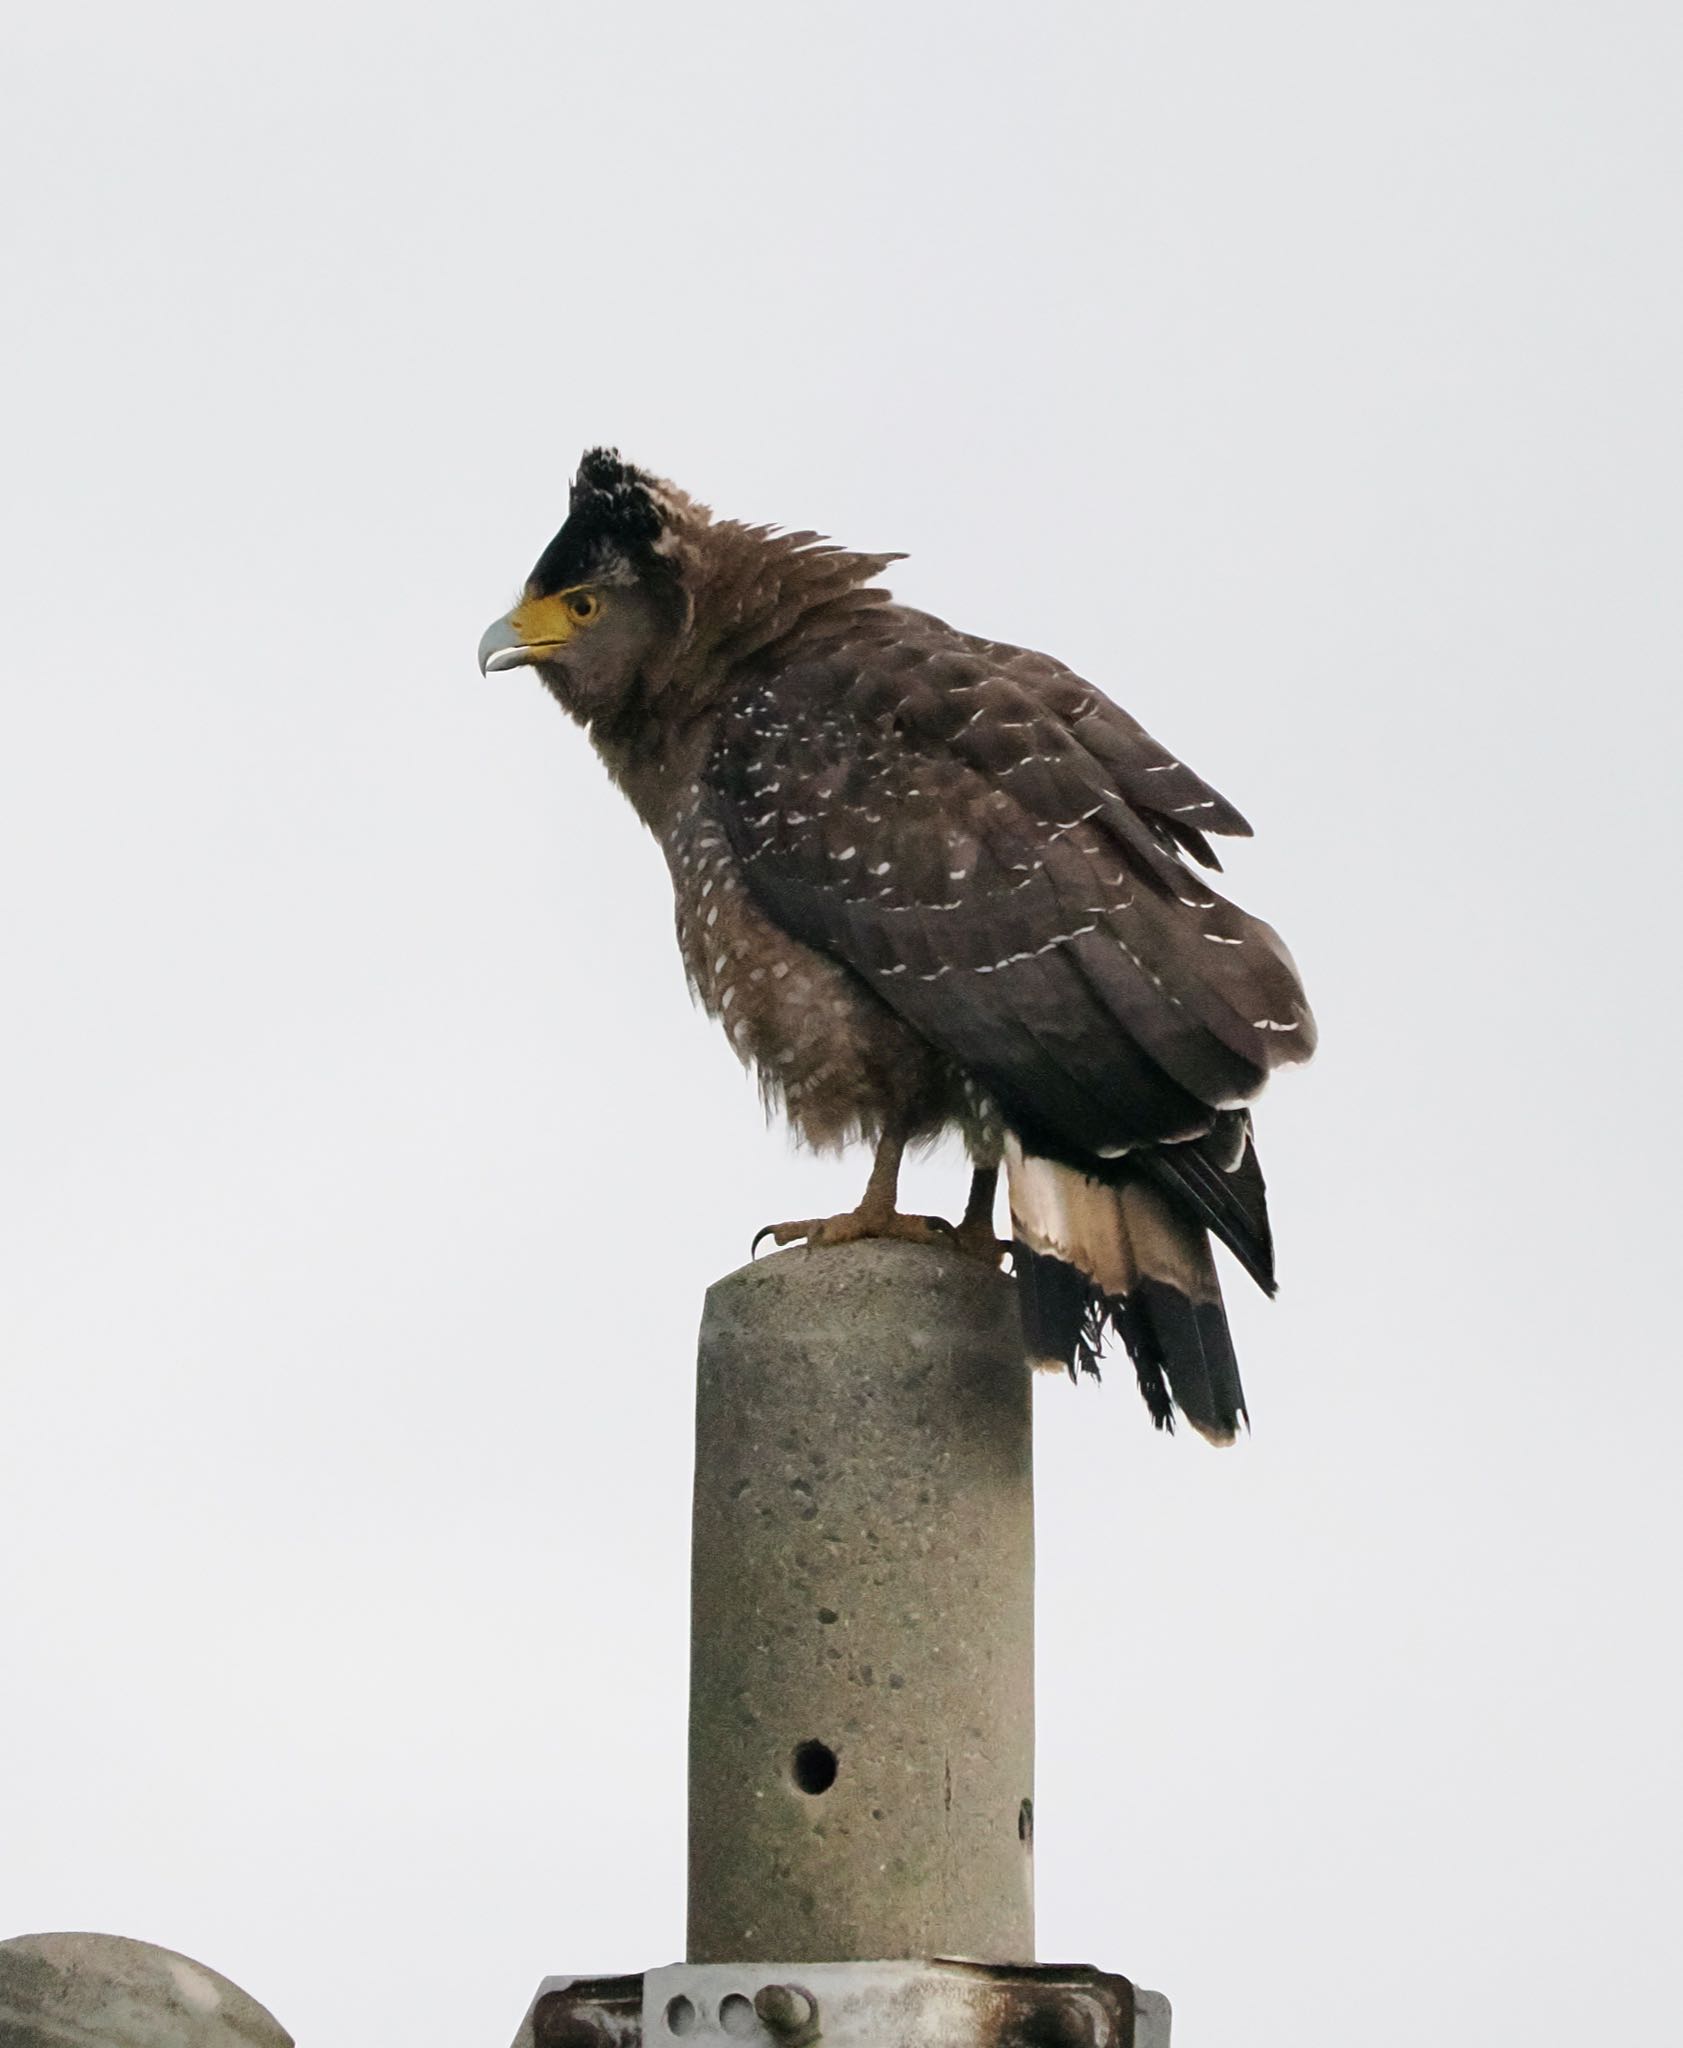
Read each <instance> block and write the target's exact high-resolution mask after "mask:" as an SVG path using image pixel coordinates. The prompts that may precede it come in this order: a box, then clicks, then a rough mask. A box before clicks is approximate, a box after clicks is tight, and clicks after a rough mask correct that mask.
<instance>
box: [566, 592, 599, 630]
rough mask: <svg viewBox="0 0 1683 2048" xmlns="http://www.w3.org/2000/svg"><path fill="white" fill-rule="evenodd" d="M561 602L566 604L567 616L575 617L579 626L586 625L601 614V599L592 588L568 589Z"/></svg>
mask: <svg viewBox="0 0 1683 2048" xmlns="http://www.w3.org/2000/svg"><path fill="white" fill-rule="evenodd" d="M563 602H564V603H565V604H566V607H567V613H568V616H569V617H570V618H574V619H576V620H577V621H578V622H579V624H580V625H581V626H588V625H589V624H590V622H591V620H592V619H595V618H599V617H600V616H601V612H602V600H601V599H600V598H599V597H598V596H597V595H596V593H595V591H594V590H569V591H568V593H567V595H566V598H565V599H564V600H563Z"/></svg>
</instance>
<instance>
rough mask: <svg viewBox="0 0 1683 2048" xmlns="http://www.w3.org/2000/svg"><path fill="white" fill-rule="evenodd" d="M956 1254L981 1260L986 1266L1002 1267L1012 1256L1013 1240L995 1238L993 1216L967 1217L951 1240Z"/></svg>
mask: <svg viewBox="0 0 1683 2048" xmlns="http://www.w3.org/2000/svg"><path fill="white" fill-rule="evenodd" d="M949 1242H950V1243H951V1245H952V1248H953V1250H954V1251H955V1252H963V1254H964V1255H965V1257H966V1258H969V1259H980V1260H981V1262H982V1264H983V1265H984V1266H1002V1265H1003V1264H1004V1263H1005V1261H1006V1260H1007V1259H1008V1258H1009V1257H1010V1256H1011V1240H1010V1239H1009V1238H1008V1237H995V1236H994V1234H993V1218H992V1217H991V1216H982V1217H971V1216H966V1217H965V1219H964V1221H963V1222H962V1223H961V1224H959V1226H958V1228H957V1229H956V1230H954V1231H953V1233H952V1236H951V1238H950V1240H949Z"/></svg>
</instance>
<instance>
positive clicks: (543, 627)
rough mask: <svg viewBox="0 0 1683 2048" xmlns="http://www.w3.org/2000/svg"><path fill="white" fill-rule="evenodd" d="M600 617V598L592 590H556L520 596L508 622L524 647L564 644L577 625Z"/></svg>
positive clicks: (590, 623) (593, 621) (559, 645)
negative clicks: (542, 595)
mask: <svg viewBox="0 0 1683 2048" xmlns="http://www.w3.org/2000/svg"><path fill="white" fill-rule="evenodd" d="M601 616H602V600H601V598H600V597H598V596H597V594H596V593H595V591H593V590H585V589H576V590H557V591H553V592H551V594H550V595H549V596H548V597H523V598H522V599H521V600H520V602H519V603H518V604H517V605H516V606H515V607H514V609H513V611H511V612H510V613H509V615H508V622H509V624H510V625H511V626H512V627H513V628H514V630H515V632H516V633H518V634H519V636H520V639H521V643H522V644H523V645H524V646H527V647H565V646H566V644H567V642H568V641H569V640H570V639H571V638H572V637H573V634H574V633H575V632H576V631H577V629H578V628H579V627H580V626H589V625H593V624H594V623H595V622H596V620H597V619H599V618H600V617H601Z"/></svg>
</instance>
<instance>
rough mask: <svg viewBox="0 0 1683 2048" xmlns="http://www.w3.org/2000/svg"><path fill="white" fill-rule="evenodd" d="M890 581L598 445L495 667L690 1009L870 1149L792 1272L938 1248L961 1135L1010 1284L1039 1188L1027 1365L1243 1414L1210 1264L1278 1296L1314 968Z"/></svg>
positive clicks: (1034, 679) (1088, 736)
mask: <svg viewBox="0 0 1683 2048" xmlns="http://www.w3.org/2000/svg"><path fill="white" fill-rule="evenodd" d="M895 559H897V558H896V557H894V556H891V555H860V554H853V553H849V552H847V551H846V550H843V549H840V548H836V547H833V546H831V545H829V544H828V543H826V542H824V541H822V540H820V539H819V538H818V536H816V535H814V534H809V533H796V534H777V533H774V532H772V531H771V530H770V529H768V528H763V527H748V526H743V525H739V524H736V523H734V522H728V521H722V520H715V519H714V518H713V517H712V515H711V514H710V513H709V512H708V511H707V510H706V508H705V507H702V506H699V505H696V504H695V503H693V502H692V501H691V500H690V499H689V498H687V497H686V496H685V495H684V494H683V493H682V492H680V491H677V490H675V489H674V488H673V487H672V486H671V485H668V484H665V483H662V482H660V481H659V480H658V479H656V478H653V477H650V476H647V475H645V474H644V473H643V472H641V471H638V470H635V469H632V468H631V467H629V466H628V465H626V464H624V463H622V462H621V461H620V460H619V458H618V457H617V456H615V455H613V454H612V453H610V452H609V451H605V450H596V451H594V452H593V453H592V454H590V455H588V456H587V457H586V458H585V460H584V463H583V464H582V466H581V468H580V472H579V476H578V479H577V481H576V482H575V484H574V487H573V497H572V506H571V510H570V513H569V517H568V519H567V522H566V524H565V525H564V526H563V527H562V529H561V531H560V533H559V534H558V535H557V536H556V538H555V540H554V541H553V542H552V543H551V544H550V546H549V547H548V548H547V549H546V550H545V552H544V554H543V556H542V557H541V558H540V560H539V562H538V564H537V566H536V568H535V569H534V570H533V572H532V576H531V578H530V579H529V581H528V583H527V586H526V590H525V593H524V595H523V597H522V599H521V601H520V603H519V604H517V605H516V606H515V608H514V610H513V611H512V612H511V613H510V614H509V615H508V617H507V618H506V619H504V620H501V621H499V622H498V624H497V625H495V626H493V627H492V628H491V630H490V632H489V633H487V635H486V636H485V640H484V642H483V643H482V645H481V649H480V660H481V666H482V667H485V668H501V667H508V666H514V665H516V664H532V665H535V666H536V667H537V669H538V673H539V675H540V676H541V678H542V679H543V681H544V683H545V684H546V685H547V687H548V688H549V689H550V690H551V691H552V692H553V694H554V695H555V696H556V697H557V699H558V700H559V701H560V702H561V704H562V705H563V706H564V707H565V708H566V709H567V710H568V711H569V712H570V713H571V714H572V715H573V716H574V717H575V718H577V719H578V720H580V722H581V723H583V724H584V725H585V726H586V727H587V729H588V730H589V732H590V735H591V738H592V740H593V741H594V742H595V745H596V747H597V749H598V751H599V752H600V754H601V756H602V758H603V760H604V761H605V763H606V764H607V767H608V769H609V772H610V773H611V774H612V775H613V776H614V778H615V780H616V781H617V782H618V783H619V785H620V787H621V788H622V789H623V790H624V792H625V794H626V795H627V797H628V798H629V799H630V800H631V802H632V803H633V805H635V807H636V809H637V811H638V812H639V814H640V815H641V817H642V818H643V820H644V822H645V823H646V824H647V825H648V826H649V828H650V830H651V831H652V832H653V833H654V834H655V836H656V837H657V838H658V839H659V841H660V843H661V845H662V847H663V849H664V851H665V853H666V858H667V862H668V865H669V867H670V869H671V872H672V879H673V887H674V892H675V895H676V899H677V917H678V940H679V946H680V949H681V951H682V953H683V958H684V964H685V967H686V970H687V972H688V975H689V979H690V983H691V986H692V988H693V989H694V990H695V993H696V995H697V996H698V998H699V999H700V1001H701V1002H702V1003H703V1005H704V1006H705V1007H706V1008H707V1010H708V1011H709V1012H710V1013H711V1014H712V1015H714V1016H715V1017H717V1018H718V1019H719V1020H720V1022H721V1023H722V1024H723V1025H724V1027H725V1030H726V1032H727V1033H728V1035H729V1037H730V1040H731V1042H732V1044H733V1045H734V1046H735V1048H736V1050H737V1052H738V1054H739V1056H740V1057H741V1058H742V1059H743V1060H744V1061H745V1062H747V1063H748V1064H749V1065H750V1066H751V1067H752V1068H753V1069H754V1071H755V1072H756V1074H757V1076H758V1078H759V1082H760V1086H761V1089H762V1091H763V1093H764V1095H765V1097H766V1100H767V1102H768V1104H771V1105H773V1106H776V1107H779V1108H781V1109H782V1110H783V1111H784V1112H785V1113H786V1114H787V1116H788V1118H789V1120H790V1121H791V1123H792V1124H793V1125H794V1126H795V1128H796V1130H797V1131H798V1132H799V1133H800V1135H801V1136H802V1137H803V1138H804V1139H806V1140H807V1141H808V1142H809V1143H811V1144H814V1145H818V1146H833V1145H837V1144H840V1143H844V1142H846V1141H847V1140H849V1139H851V1138H854V1137H863V1138H867V1139H869V1140H871V1141H872V1142H873V1143H874V1144H876V1146H877V1148H878V1151H877V1160H876V1166H875V1168H874V1170H873V1173H872V1177H871V1184H870V1188H869V1189H868V1190H867V1194H866V1198H865V1200H864V1201H863V1202H862V1203H861V1205H860V1208H859V1210H858V1211H855V1212H854V1213H853V1214H852V1215H851V1216H849V1217H846V1218H829V1219H824V1220H822V1221H820V1222H815V1223H810V1224H789V1225H782V1226H778V1227H777V1228H776V1229H775V1230H774V1232H773V1234H774V1235H775V1236H777V1237H778V1239H779V1241H780V1242H789V1241H792V1240H793V1239H794V1238H797V1237H800V1238H805V1239H806V1240H807V1241H809V1242H815V1243H827V1242H837V1241H840V1240H841V1239H843V1238H846V1237H848V1236H856V1235H868V1234H884V1233H893V1234H900V1235H908V1236H919V1235H928V1234H929V1233H930V1232H931V1231H932V1230H935V1229H944V1228H945V1226H938V1225H934V1224H932V1223H931V1222H930V1220H929V1219H919V1218H903V1217H899V1216H898V1215H897V1214H896V1213H895V1210H894V1186H895V1179H896V1175H897V1171H898V1165H899V1158H900V1152H901V1150H902V1148H903V1147H904V1146H905V1145H906V1144H907V1143H908V1142H911V1141H914V1140H917V1139H920V1138H926V1137H930V1136H933V1135H934V1134H936V1133H937V1132H939V1131H941V1130H943V1129H947V1128H951V1127H956V1128H957V1129H959V1130H960V1131H961V1132H962V1133H963V1135H964V1137H965V1140H966V1143H967V1144H968V1146H969V1149H970V1152H971V1155H972V1158H973V1160H974V1161H975V1163H976V1166H977V1169H978V1171H977V1179H976V1182H975V1185H974V1187H973V1191H972V1201H971V1205H970V1208H969V1209H968V1210H967V1212H966V1220H965V1224H964V1226H963V1232H964V1237H965V1241H967V1242H969V1243H971V1244H972V1245H973V1246H974V1247H975V1248H977V1249H979V1250H981V1251H982V1252H983V1253H984V1255H989V1256H991V1255H992V1225H991V1208H992V1192H993V1183H992V1174H993V1172H994V1170H995V1169H996V1168H997V1166H998V1165H999V1163H1000V1160H1001V1157H1002V1155H1003V1157H1004V1160H1005V1163H1006V1168H1007V1174H1008V1178H1009V1180H1010V1184H1011V1206H1012V1214H1013V1223H1014V1235H1015V1239H1016V1246H1015V1249H1016V1264H1017V1270H1018V1273H1019V1276H1020V1280H1021V1287H1022V1295H1023V1307H1024V1320H1025V1329H1026V1332H1027V1335H1028V1338H1029V1342H1030V1346H1031V1349H1032V1350H1033V1352H1034V1353H1035V1355H1036V1356H1037V1357H1039V1358H1041V1359H1043V1360H1047V1361H1051V1362H1057V1363H1060V1364H1064V1365H1068V1366H1070V1367H1072V1368H1073V1367H1075V1366H1076V1365H1081V1366H1086V1367H1092V1366H1093V1365H1094V1363H1095V1358H1096V1353H1097V1350H1098V1347H1099V1344H1100V1342H1101V1340H1102V1337H1103V1334H1104V1332H1105V1330H1106V1328H1107V1327H1108V1328H1112V1329H1114V1330H1116V1331H1117V1333H1118V1334H1120V1335H1121V1336H1122V1338H1123V1339H1124V1341H1125V1342H1126V1344H1127V1346H1128V1349H1129V1351H1130V1352H1131V1354H1132V1356H1133V1358H1134V1362H1135V1366H1136V1370H1137V1372H1138V1375H1139V1379H1140V1384H1141V1389H1142V1391H1143V1392H1144V1394H1145V1396H1146V1399H1147V1402H1148V1404H1149V1405H1150V1407H1151V1409H1152V1413H1153V1415H1154V1416H1155V1418H1156V1419H1157V1420H1158V1422H1159V1423H1160V1424H1165V1425H1166V1424H1168V1423H1169V1422H1170V1421H1171V1419H1172V1414H1173V1409H1174V1407H1176V1406H1178V1407H1179V1408H1180V1409H1181V1410H1182V1412H1184V1413H1185V1414H1186V1416H1187V1417H1188V1419H1189V1420H1190V1421H1192V1422H1193V1423H1194V1425H1195V1426H1197V1427H1198V1428H1199V1429H1200V1430H1202V1431H1203V1432H1204V1433H1205V1434H1207V1435H1209V1436H1211V1437H1213V1438H1215V1439H1217V1440H1220V1441H1225V1440H1227V1439H1228V1438H1230V1437H1231V1436H1232V1434H1233V1431H1234V1429H1235V1427H1236V1425H1237V1422H1238V1420H1239V1419H1240V1417H1241V1416H1242V1415H1243V1412H1244V1408H1243V1396H1242V1393H1241V1391H1240V1387H1239V1378H1238V1370H1237V1366H1236V1364H1235V1363H1234V1360H1233V1353H1232V1347H1231V1344H1230V1343H1229V1342H1228V1339H1227V1326H1226V1318H1225V1316H1224V1314H1223V1312H1222V1308H1221V1295H1220V1289H1219V1285H1218V1283H1217V1280H1216V1275H1215V1268H1214V1263H1213V1260H1212V1259H1211V1257H1210V1248H1209V1237H1208V1233H1209V1232H1214V1233H1215V1234H1216V1235H1217V1236H1219V1237H1221V1238H1222V1239H1223V1240H1224V1241H1225V1242H1226V1243H1227V1244H1228V1245H1229V1246H1231V1248H1232V1249H1233V1250H1234V1252H1235V1253H1236V1254H1237V1255H1238V1257H1239V1258H1240V1260H1241V1261H1242V1262H1243V1263H1244V1265H1245V1266H1246V1267H1247V1269H1248V1270H1249V1271H1250V1272H1251V1273H1252V1275H1253V1276H1254V1277H1255V1278H1256V1279H1257V1281H1258V1282H1259V1283H1260V1284H1261V1285H1262V1286H1264V1287H1265V1288H1267V1289H1269V1290H1270V1291H1272V1287H1273V1255H1272V1247H1271V1243H1270V1239H1269V1232H1268V1221H1267V1211H1266V1204H1265V1200H1264V1195H1263V1185H1262V1178H1261V1174H1260V1172H1259V1170H1258V1168H1257V1164H1256V1154H1255V1149H1254V1146H1253V1144H1252V1140H1251V1133H1250V1119H1249V1113H1248V1110H1247V1109H1246V1108H1245V1105H1246V1104H1247V1103H1248V1102H1249V1101H1250V1099H1251V1098H1252V1097H1253V1096H1254V1095H1255V1094H1256V1093H1257V1091H1258V1090H1259V1089H1260V1088H1261V1086H1262V1085H1263V1082H1264V1081H1265V1080H1266V1078H1267V1076H1268V1073H1269V1072H1270V1070H1271V1069H1272V1068H1274V1067H1276V1066H1279V1065H1282V1064H1285V1063H1288V1062H1292V1061H1297V1060H1302V1059H1305V1058H1307V1057H1308V1055H1309V1053H1310V1051H1311V1050H1312V1047H1313V1043H1314V1024H1313V1020H1312V1019H1311V1017H1310V1014H1309V1010H1308V1006H1307V1004H1306V1003H1305V1001H1304V999H1303V993H1302V990H1301V988H1300V986H1299V983H1298V980H1297V976H1296V972H1295V970H1294V968H1293V966H1292V963H1291V960H1290V957H1289V955H1288V954H1287V953H1286V951H1285V948H1284V947H1283V946H1282V945H1281V943H1280V941H1279V940H1278V938H1277V937H1276V936H1275V934H1274V933H1273V932H1272V931H1271V930H1270V929H1269V927H1268V926H1267V925H1265V924H1262V923H1260V922H1258V921H1257V920H1256V919H1254V918H1251V917H1249V916H1247V915H1246V914H1245V912H1243V911H1241V910H1239V909H1237V908H1236V907H1235V906H1233V905H1232V904H1230V903H1228V902H1226V901H1225V900H1224V899H1223V898H1222V897H1220V896H1218V895H1217V894H1216V893H1215V891H1214V890H1213V889H1212V888H1211V887H1210V886H1209V884H1208V883H1207V882H1206V881H1205V880H1204V879H1203V878H1202V876H1201V875H1199V874H1198V873H1197V872H1196V870H1195V869H1193V868H1192V867H1190V866H1189V865H1188V860H1189V859H1191V860H1196V861H1199V862H1201V863H1203V864H1204V865H1207V866H1210V867H1219V863H1218V862H1217V861H1216V859H1215V855H1214V853H1213V850H1212V849H1211V847H1210V844H1209V839H1210V836H1211V835H1216V836H1219V835H1222V834H1247V833H1248V832H1249V830H1250V828H1249V826H1248V825H1246V823H1245V821H1244V819H1243V818H1241V817H1240V816H1239V814H1238V813H1237V812H1236V811H1235V810H1234V809H1233V808H1232V807H1231V805H1229V804H1228V803H1227V802H1226V801H1225V799H1223V798H1222V797H1221V796H1219V795H1218V794H1217V793H1216V792H1215V791H1214V790H1213V789H1211V788H1210V787H1209V786H1208V785H1207V784H1206V783H1204V782H1203V781H1201V780H1200V779H1199V777H1198V776H1196V775H1195V774H1194V773H1193V772H1192V770H1191V769H1189V768H1187V767H1185V766H1184V765H1183V764H1182V763H1180V762H1179V761H1177V760H1176V759H1175V758H1174V756H1173V755H1171V754H1170V753H1169V752H1168V751H1167V750H1166V749H1165V748H1163V747H1161V746H1159V745H1158V743H1157V742H1156V741H1155V740H1153V739H1152V738H1151V737H1150V735H1149V734H1147V733H1146V732H1145V731H1144V730H1143V729H1142V728H1141V727H1140V726H1139V725H1137V724H1136V723H1135V722H1134V720H1133V719H1131V718H1130V717H1128V715H1127V714H1126V713H1125V712H1123V711H1121V710H1120V709H1118V708H1117V706H1115V705H1114V704H1112V703H1111V702H1110V701H1109V699H1107V698H1106V697H1105V696H1103V695H1102V694H1101V692H1099V691H1098V690H1097V689H1095V688H1094V687H1093V686H1092V685H1091V684H1089V683H1086V682H1084V681H1083V680H1082V679H1081V678H1080V677H1079V676H1077V675H1074V674H1073V673H1072V672H1071V671H1070V670H1069V669H1067V668H1066V667H1064V666H1063V664H1062V663H1060V662H1057V661H1054V660H1052V659H1051V658H1050V657H1049V656H1046V655H1040V654H1032V653H1029V652H1027V651H1025V650H1024V649H1022V648H1017V647H1011V646H1007V645H1003V644H1001V643H999V642H995V641H989V640H983V639H979V638H977V637H975V636H974V635H971V634H966V633H961V632H958V631H956V630H955V629H954V628H952V627H950V626H947V625H944V624H943V623H942V622H941V621H940V620H938V619H934V618H931V617H929V616H928V615H927V614H926V613H923V612H917V611H912V610H910V609H908V608H906V607H904V606H901V605H896V604H894V603H893V602H892V600H891V599H890V598H889V596H888V593H887V592H885V591H883V590H882V589H880V588H879V587H876V586H874V585H873V584H872V583H871V579H872V578H874V577H875V576H877V575H878V574H879V573H880V572H881V571H882V570H883V569H884V568H885V567H886V566H887V564H888V563H889V562H891V561H893V560H895Z"/></svg>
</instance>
